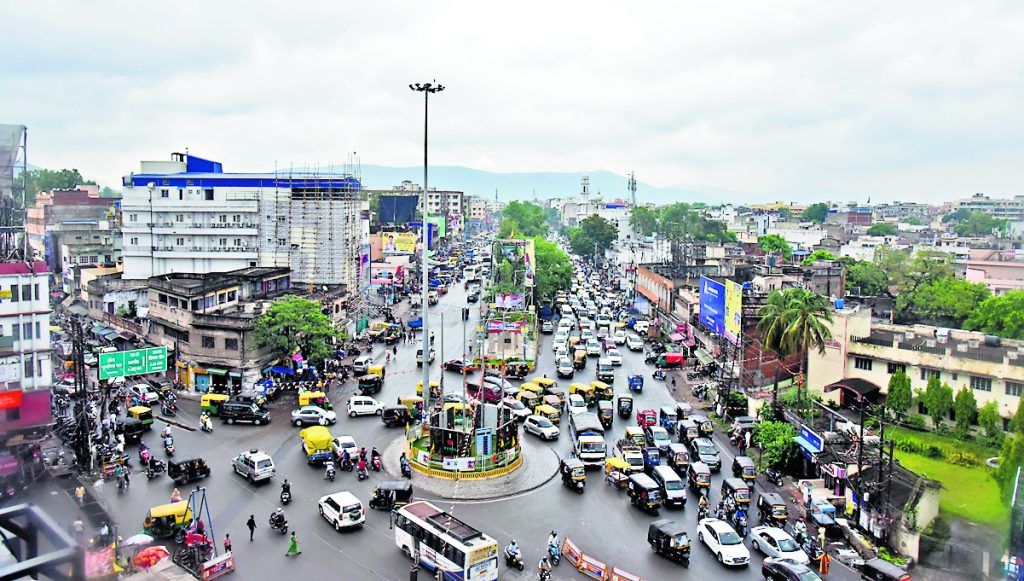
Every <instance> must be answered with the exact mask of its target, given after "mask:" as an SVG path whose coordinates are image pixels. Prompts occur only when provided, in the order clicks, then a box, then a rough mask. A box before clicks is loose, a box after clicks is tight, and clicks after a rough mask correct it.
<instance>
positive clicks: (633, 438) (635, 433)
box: [625, 426, 647, 448]
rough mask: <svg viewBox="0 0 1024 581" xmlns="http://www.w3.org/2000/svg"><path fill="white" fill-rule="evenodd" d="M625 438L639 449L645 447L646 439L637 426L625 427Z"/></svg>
mask: <svg viewBox="0 0 1024 581" xmlns="http://www.w3.org/2000/svg"><path fill="white" fill-rule="evenodd" d="M625 437H626V439H627V440H629V441H630V442H633V443H634V444H636V445H637V446H639V447H641V448H643V447H645V446H647V438H646V437H645V436H644V430H643V428H640V427H637V426H626V434H625Z"/></svg>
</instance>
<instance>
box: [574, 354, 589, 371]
mask: <svg viewBox="0 0 1024 581" xmlns="http://www.w3.org/2000/svg"><path fill="white" fill-rule="evenodd" d="M586 367H587V350H586V349H577V350H576V351H574V352H573V354H572V368H573V369H575V370H577V371H579V370H580V369H586Z"/></svg>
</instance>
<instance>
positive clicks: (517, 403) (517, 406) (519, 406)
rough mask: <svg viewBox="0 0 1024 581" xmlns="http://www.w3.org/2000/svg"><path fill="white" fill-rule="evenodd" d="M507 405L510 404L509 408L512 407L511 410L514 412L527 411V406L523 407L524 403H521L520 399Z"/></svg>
mask: <svg viewBox="0 0 1024 581" xmlns="http://www.w3.org/2000/svg"><path fill="white" fill-rule="evenodd" d="M506 403H507V404H508V407H510V408H512V409H514V410H521V409H525V408H526V406H525V405H523V402H521V401H519V400H518V399H514V400H512V401H509V402H506Z"/></svg>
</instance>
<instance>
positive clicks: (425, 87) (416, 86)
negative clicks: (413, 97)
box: [409, 81, 444, 93]
mask: <svg viewBox="0 0 1024 581" xmlns="http://www.w3.org/2000/svg"><path fill="white" fill-rule="evenodd" d="M409 88H410V89H412V90H413V91H419V92H421V93H440V92H441V91H443V90H444V85H438V84H437V81H434V82H433V83H422V84H421V83H413V84H411V85H409Z"/></svg>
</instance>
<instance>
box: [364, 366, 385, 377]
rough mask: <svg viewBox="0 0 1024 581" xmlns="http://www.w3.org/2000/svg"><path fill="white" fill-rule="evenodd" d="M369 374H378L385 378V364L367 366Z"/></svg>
mask: <svg viewBox="0 0 1024 581" xmlns="http://www.w3.org/2000/svg"><path fill="white" fill-rule="evenodd" d="M366 374H367V375H378V376H380V378H381V379H384V366H383V365H371V366H369V367H367V368H366Z"/></svg>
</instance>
